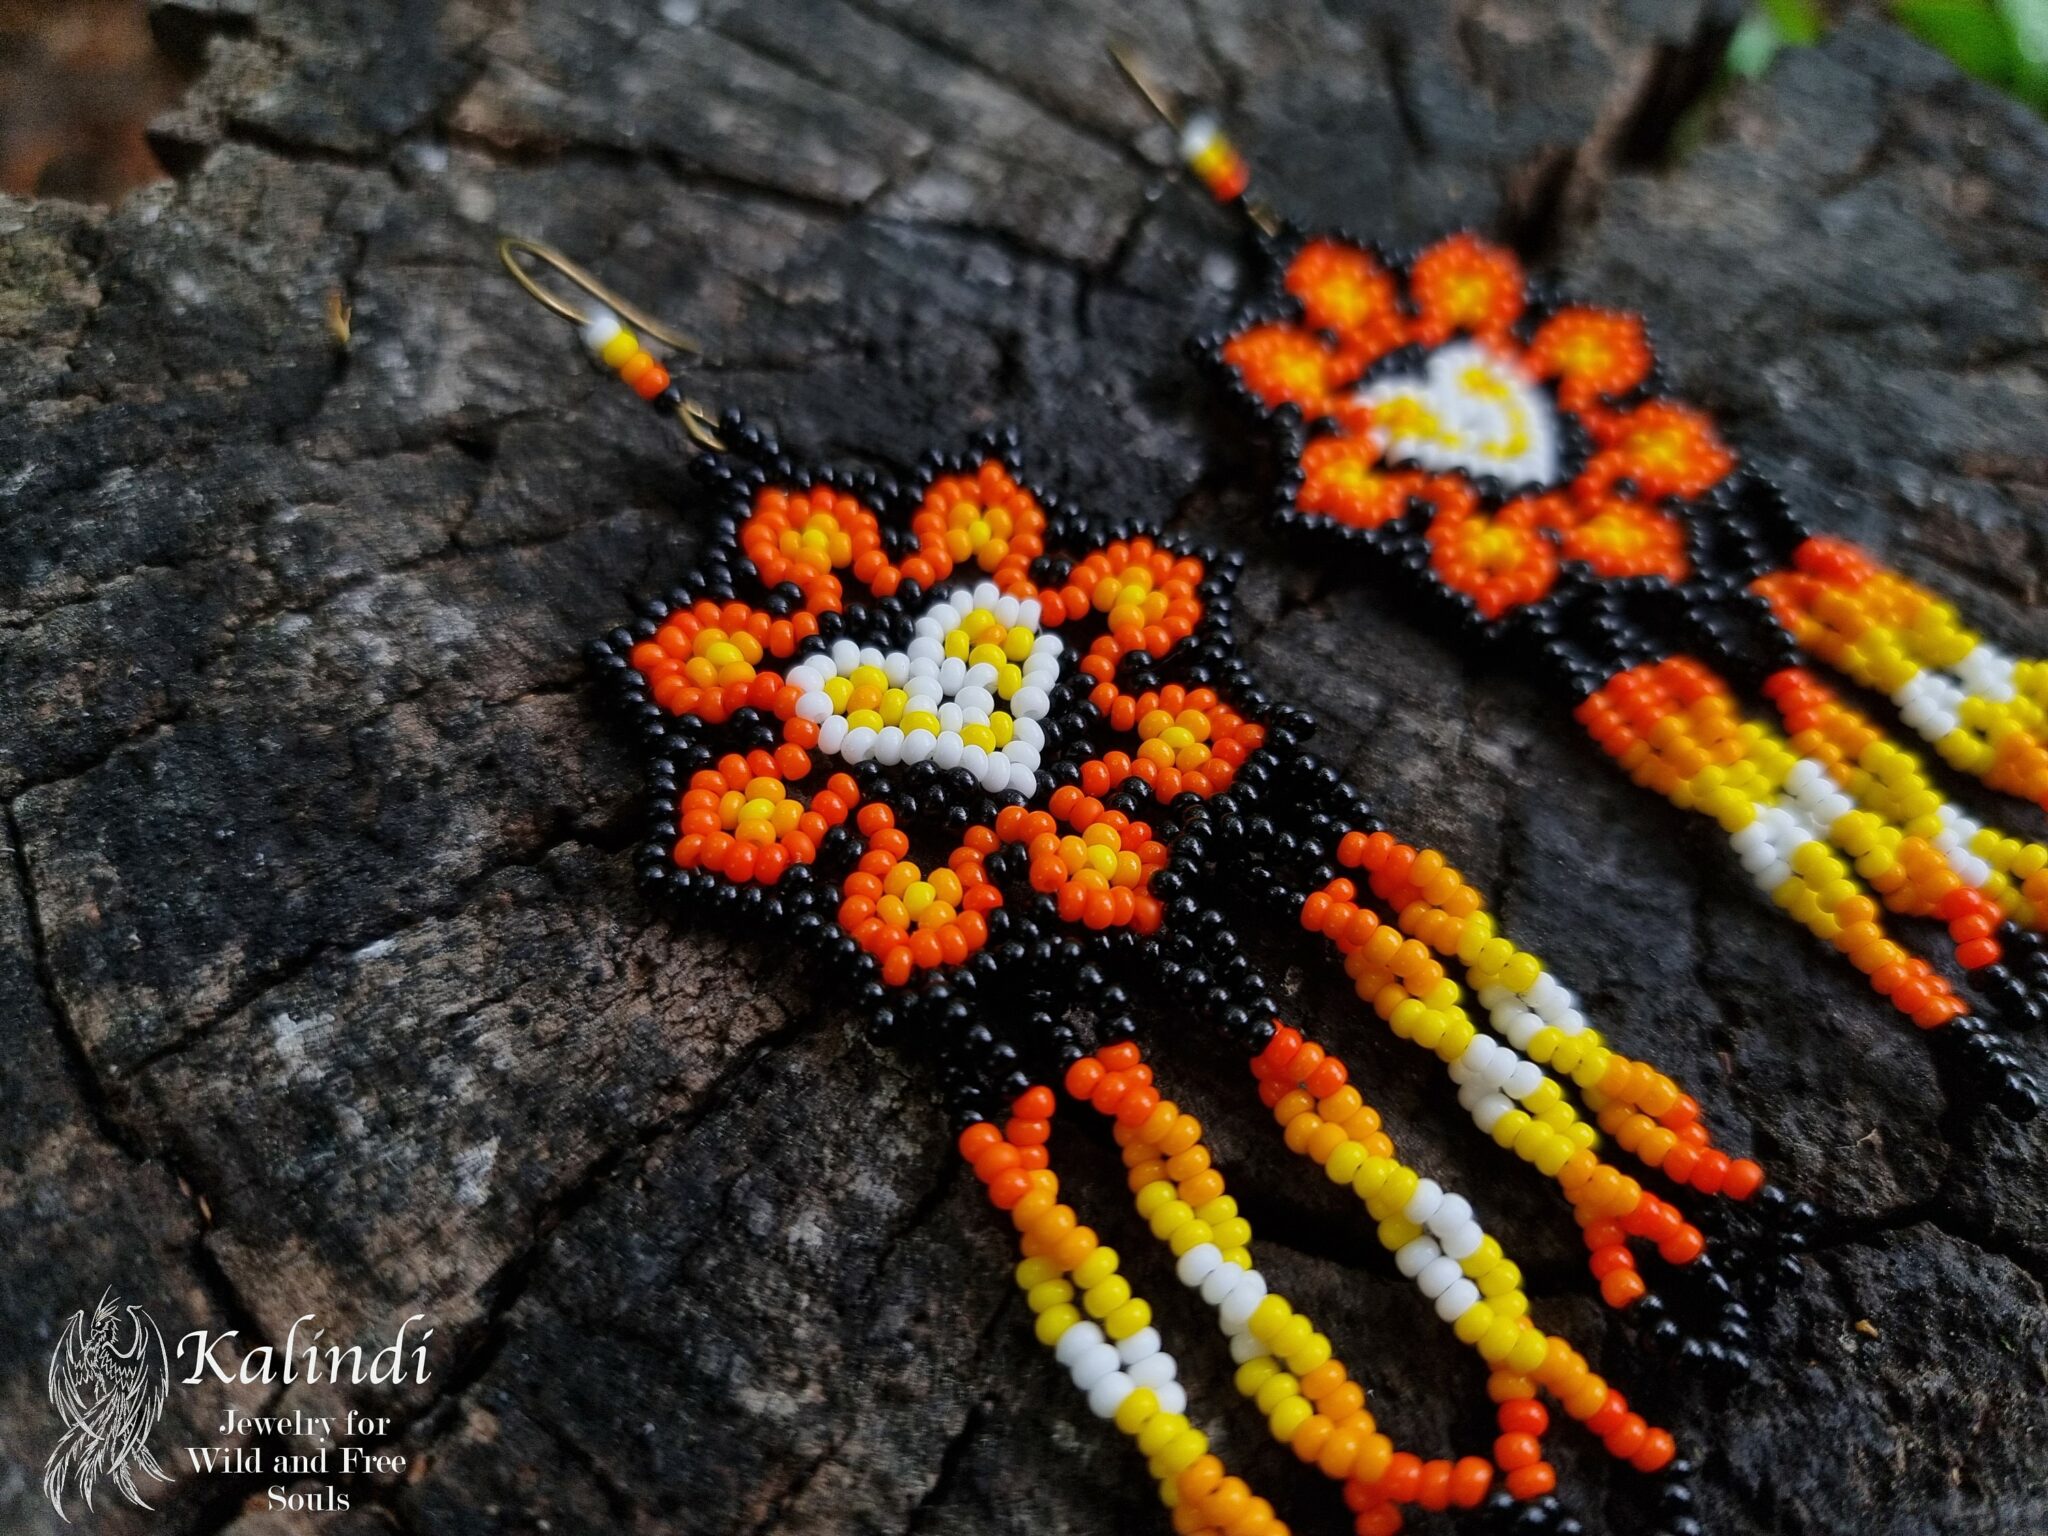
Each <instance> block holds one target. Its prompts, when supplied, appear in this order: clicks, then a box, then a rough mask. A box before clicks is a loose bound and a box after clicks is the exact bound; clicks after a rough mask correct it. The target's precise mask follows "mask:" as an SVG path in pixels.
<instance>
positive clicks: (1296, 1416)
mask: <svg viewBox="0 0 2048 1536" xmlns="http://www.w3.org/2000/svg"><path fill="white" fill-rule="evenodd" d="M1315 1411H1316V1405H1315V1404H1314V1403H1312V1402H1310V1401H1309V1400H1308V1399H1307V1398H1305V1397H1303V1396H1301V1395H1300V1394H1299V1393H1297V1394H1296V1395H1295V1396H1293V1397H1290V1398H1288V1399H1287V1400H1286V1401H1285V1402H1283V1403H1282V1404H1280V1406H1279V1407H1277V1408H1275V1409H1274V1410H1273V1411H1272V1413H1271V1414H1269V1415H1268V1416H1267V1423H1268V1424H1269V1425H1270V1426H1271V1428H1272V1430H1273V1438H1274V1439H1275V1440H1278V1441H1279V1442H1280V1443H1281V1444H1282V1445H1285V1444H1286V1443H1287V1442H1288V1441H1290V1440H1292V1439H1293V1438H1294V1432H1295V1431H1296V1430H1297V1429H1300V1428H1301V1426H1302V1425H1304V1424H1306V1423H1307V1422H1308V1421H1309V1420H1310V1419H1311V1418H1313V1417H1314V1416H1315Z"/></svg>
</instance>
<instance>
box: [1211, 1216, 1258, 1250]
mask: <svg viewBox="0 0 2048 1536" xmlns="http://www.w3.org/2000/svg"><path fill="white" fill-rule="evenodd" d="M1210 1231H1211V1232H1212V1233H1213V1234H1214V1237H1215V1243H1216V1246H1217V1247H1218V1248H1242V1247H1243V1246H1244V1245H1245V1244H1246V1243H1248V1242H1250V1241H1251V1240H1252V1224H1251V1223H1250V1222H1248V1221H1246V1220H1245V1219H1244V1218H1243V1217H1242V1216H1233V1217H1231V1218H1230V1219H1229V1220H1228V1221H1219V1222H1216V1223H1215V1224H1214V1225H1213V1226H1212V1227H1211V1228H1210Z"/></svg>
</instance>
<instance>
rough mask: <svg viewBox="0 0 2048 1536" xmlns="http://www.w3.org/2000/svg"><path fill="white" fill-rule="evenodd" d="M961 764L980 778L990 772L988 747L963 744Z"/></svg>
mask: <svg viewBox="0 0 2048 1536" xmlns="http://www.w3.org/2000/svg"><path fill="white" fill-rule="evenodd" d="M960 766H961V767H962V768H965V769H966V770H967V771H968V772H969V773H971V774H973V775H974V777H975V778H977V779H979V778H980V777H981V776H982V775H983V774H984V773H986V772H988V749H987V748H986V747H970V746H966V745H964V744H963V745H962V746H961V748H960Z"/></svg>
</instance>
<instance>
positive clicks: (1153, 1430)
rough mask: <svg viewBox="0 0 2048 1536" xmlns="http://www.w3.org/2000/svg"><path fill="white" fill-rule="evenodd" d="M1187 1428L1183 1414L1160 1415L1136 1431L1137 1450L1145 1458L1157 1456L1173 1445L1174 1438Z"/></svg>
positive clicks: (1186, 1420)
mask: <svg viewBox="0 0 2048 1536" xmlns="http://www.w3.org/2000/svg"><path fill="white" fill-rule="evenodd" d="M1187 1427H1188V1419H1187V1415H1186V1414H1184V1413H1162V1414H1158V1415H1156V1416H1154V1417H1153V1418H1151V1419H1150V1420H1148V1421H1147V1422H1146V1424H1145V1427H1144V1428H1143V1429H1141V1430H1139V1431H1138V1450H1139V1452H1140V1453H1141V1454H1143V1455H1146V1456H1157V1455H1158V1454H1159V1453H1160V1452H1161V1451H1163V1450H1165V1449H1166V1448H1167V1447H1168V1446H1169V1445H1171V1444H1172V1443H1173V1440H1174V1437H1175V1436H1176V1435H1178V1434H1179V1433H1180V1432H1181V1431H1182V1430H1184V1429H1186V1428H1187Z"/></svg>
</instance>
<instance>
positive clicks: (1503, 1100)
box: [1472, 1093, 1515, 1136]
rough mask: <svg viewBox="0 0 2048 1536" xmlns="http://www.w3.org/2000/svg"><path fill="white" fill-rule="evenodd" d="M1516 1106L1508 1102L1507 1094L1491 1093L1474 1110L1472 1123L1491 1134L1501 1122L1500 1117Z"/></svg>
mask: <svg viewBox="0 0 2048 1536" xmlns="http://www.w3.org/2000/svg"><path fill="white" fill-rule="evenodd" d="M1514 1107H1515V1106H1514V1105H1513V1104H1511V1103H1509V1102H1508V1099H1507V1096H1506V1095H1505V1094H1499V1093H1489V1094H1487V1095H1486V1096H1485V1097H1484V1098H1482V1099H1481V1100H1480V1101H1479V1105H1478V1107H1477V1108H1476V1109H1474V1110H1473V1111H1472V1123H1473V1124H1474V1125H1476V1126H1478V1127H1479V1129H1481V1130H1482V1131H1485V1132H1486V1133H1487V1134H1488V1135H1489V1136H1490V1135H1492V1134H1493V1128H1494V1127H1495V1126H1496V1125H1499V1124H1500V1117H1501V1116H1502V1115H1504V1114H1506V1113H1507V1112H1508V1111H1509V1110H1511V1109H1513V1108H1514Z"/></svg>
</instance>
